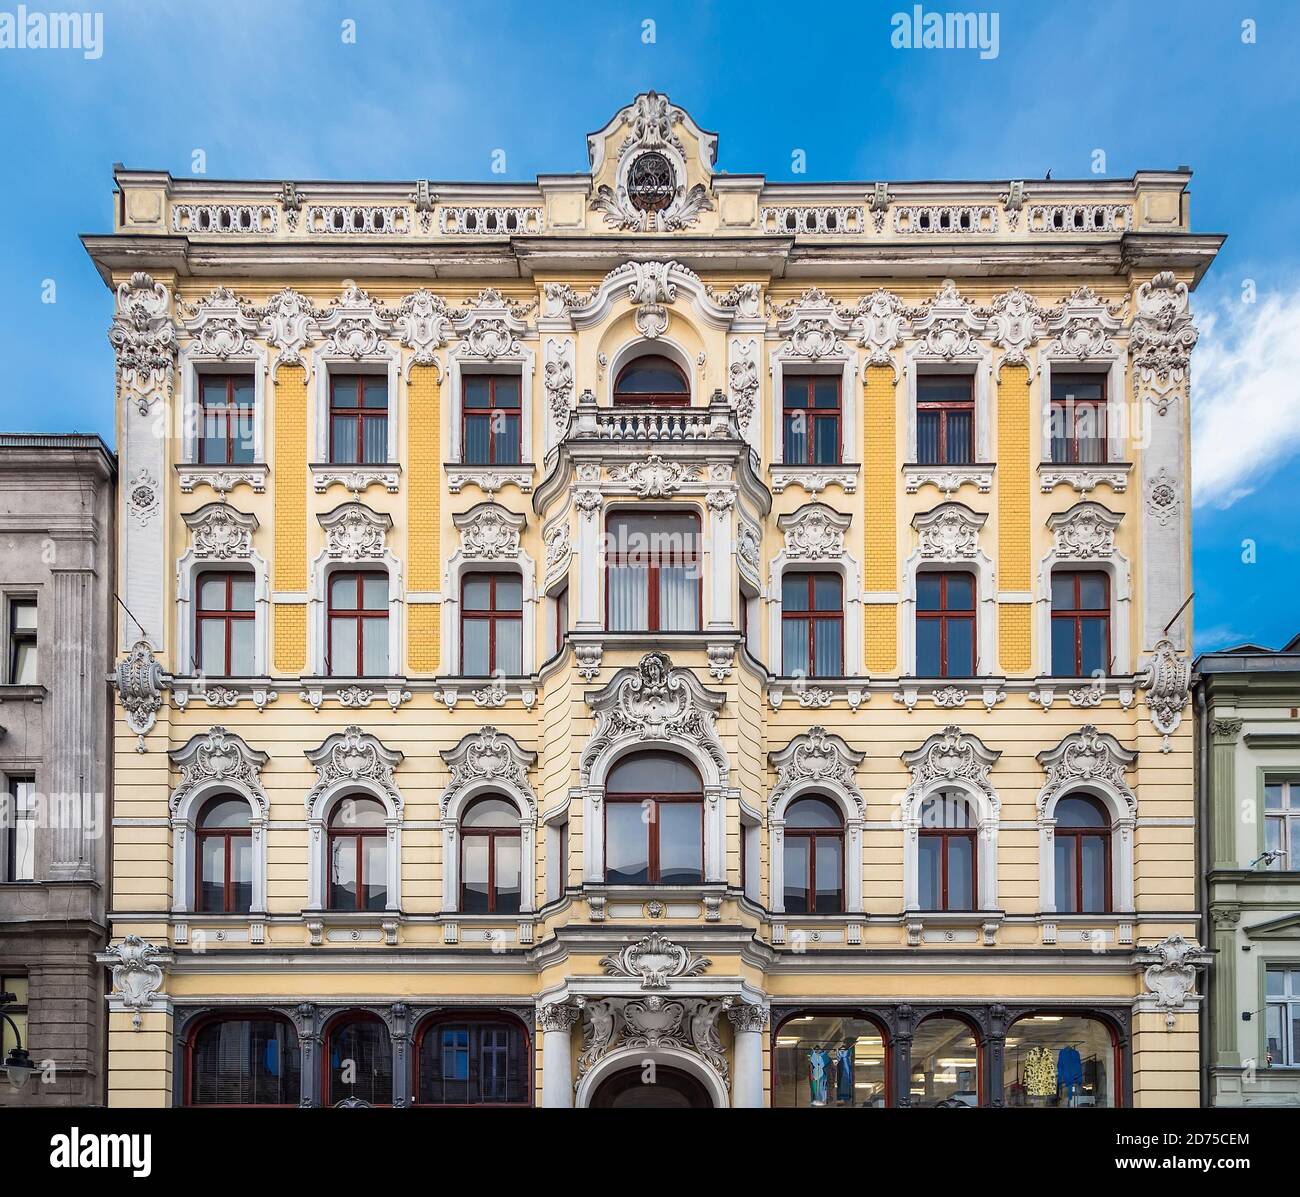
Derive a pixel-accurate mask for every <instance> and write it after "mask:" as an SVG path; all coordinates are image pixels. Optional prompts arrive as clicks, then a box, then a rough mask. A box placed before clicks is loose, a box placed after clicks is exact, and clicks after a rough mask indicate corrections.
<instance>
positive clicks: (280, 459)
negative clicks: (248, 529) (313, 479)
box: [274, 366, 307, 592]
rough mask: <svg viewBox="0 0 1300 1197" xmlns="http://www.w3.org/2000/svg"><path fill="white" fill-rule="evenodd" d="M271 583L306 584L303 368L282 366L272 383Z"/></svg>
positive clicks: (299, 588)
mask: <svg viewBox="0 0 1300 1197" xmlns="http://www.w3.org/2000/svg"><path fill="white" fill-rule="evenodd" d="M274 576H275V588H276V589H277V590H293V591H299V592H301V591H304V590H306V589H307V372H306V370H305V369H304V368H303V367H302V366H282V367H281V368H280V372H279V374H278V375H277V377H276V383H275V571H274Z"/></svg>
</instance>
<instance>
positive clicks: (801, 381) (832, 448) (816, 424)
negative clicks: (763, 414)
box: [782, 374, 841, 465]
mask: <svg viewBox="0 0 1300 1197" xmlns="http://www.w3.org/2000/svg"><path fill="white" fill-rule="evenodd" d="M782 385H783V388H784V392H785V394H784V397H783V404H784V413H783V414H784V423H783V428H784V437H785V441H784V443H785V449H784V458H785V462H786V464H787V465H838V464H839V461H840V443H841V442H840V376H839V375H838V374H789V375H786V376H785V378H784V379H783V380H782Z"/></svg>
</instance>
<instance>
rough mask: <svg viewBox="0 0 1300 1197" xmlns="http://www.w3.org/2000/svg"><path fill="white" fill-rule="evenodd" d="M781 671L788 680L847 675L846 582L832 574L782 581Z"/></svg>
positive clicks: (789, 576)
mask: <svg viewBox="0 0 1300 1197" xmlns="http://www.w3.org/2000/svg"><path fill="white" fill-rule="evenodd" d="M781 672H782V674H783V675H784V676H786V677H842V676H843V674H844V582H843V579H841V577H840V575H839V574H833V573H788V574H785V575H784V576H783V577H782V579H781Z"/></svg>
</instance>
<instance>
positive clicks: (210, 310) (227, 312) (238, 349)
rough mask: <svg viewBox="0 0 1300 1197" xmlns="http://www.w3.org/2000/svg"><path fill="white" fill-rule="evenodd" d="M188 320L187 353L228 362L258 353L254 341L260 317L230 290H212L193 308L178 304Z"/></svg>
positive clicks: (216, 288)
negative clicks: (189, 339) (231, 359)
mask: <svg viewBox="0 0 1300 1197" xmlns="http://www.w3.org/2000/svg"><path fill="white" fill-rule="evenodd" d="M179 306H180V308H181V310H182V313H183V314H185V316H186V317H187V318H186V320H185V322H184V323H185V331H186V332H188V333H189V335H190V337H191V338H192V342H191V346H190V352H194V351H195V350H197V351H198V352H199V353H201V354H203V355H205V356H207V357H215V358H219V359H220V360H222V361H228V360H229V359H230V358H248V357H252V356H254V355H255V353H256V352H257V349H256V346H255V345H254V344H253V338H254V337H255V336H257V332H258V327H259V324H258V317H259V315H260V313H259V312H258V310H257V309H256V308H254V307H253V306H252V305H251V304H249V303H247V302H246V301H245V300H242V299H240V298H239V296H238V295H236V294H235V293H234V292H233V291H232V290H231V289H230V288H229V287H214V288H213V289H212V291H211V292H210V293H209V294H208V295H206V296H204V297H203V298H202V299H200V300H199V301H198V302H197V303H194V304H184V303H183V304H180V305H179Z"/></svg>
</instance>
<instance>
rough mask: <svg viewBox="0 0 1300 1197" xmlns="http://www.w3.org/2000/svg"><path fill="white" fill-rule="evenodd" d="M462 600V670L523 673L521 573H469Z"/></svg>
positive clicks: (471, 673) (469, 674)
mask: <svg viewBox="0 0 1300 1197" xmlns="http://www.w3.org/2000/svg"><path fill="white" fill-rule="evenodd" d="M460 604H461V606H460V612H461V620H460V636H461V641H460V644H461V673H463V674H465V675H466V676H467V677H492V676H494V675H497V674H505V675H506V676H507V677H517V676H518V675H519V674H520V673H522V672H523V628H524V616H523V612H524V591H523V582H522V581H521V579H520V577H519V575H518V574H504V573H502V574H466V575H465V577H464V579H463V580H462V582H461V585H460Z"/></svg>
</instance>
